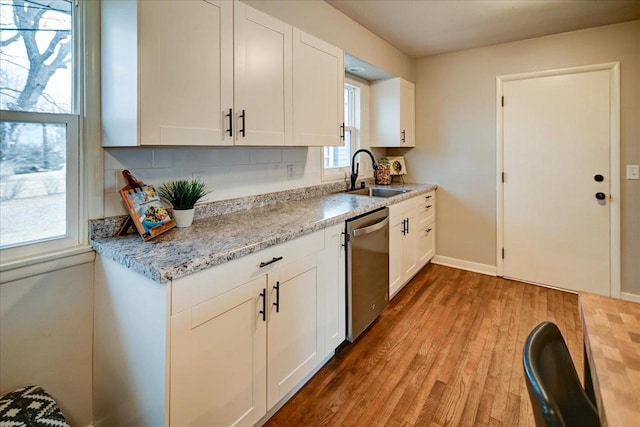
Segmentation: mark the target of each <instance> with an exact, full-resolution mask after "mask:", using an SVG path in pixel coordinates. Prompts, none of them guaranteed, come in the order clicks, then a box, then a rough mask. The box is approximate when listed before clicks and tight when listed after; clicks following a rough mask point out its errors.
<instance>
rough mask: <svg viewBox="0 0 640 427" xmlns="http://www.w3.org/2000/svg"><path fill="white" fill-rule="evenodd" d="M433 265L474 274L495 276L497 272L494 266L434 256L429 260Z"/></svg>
mask: <svg viewBox="0 0 640 427" xmlns="http://www.w3.org/2000/svg"><path fill="white" fill-rule="evenodd" d="M431 262H432V263H434V264H439V265H444V266H447V267H454V268H459V269H461V270H467V271H473V272H474V273H480V274H486V275H488V276H495V275H497V273H498V270H497V268H496V266H495V265H487V264H480V263H477V262H471V261H465V260H463V259H457V258H449V257H446V256H442V255H436V256H434V257H433V258H432V259H431Z"/></svg>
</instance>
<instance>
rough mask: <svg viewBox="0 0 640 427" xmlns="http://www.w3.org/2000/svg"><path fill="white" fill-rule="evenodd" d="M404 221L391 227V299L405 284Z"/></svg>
mask: <svg viewBox="0 0 640 427" xmlns="http://www.w3.org/2000/svg"><path fill="white" fill-rule="evenodd" d="M402 230H403V223H402V221H400V222H398V223H395V224H391V227H390V228H389V299H391V298H393V297H394V296H395V294H396V293H397V292H398V291H399V290H400V288H401V286H402V285H403V276H402V243H403V237H404V236H403V232H402Z"/></svg>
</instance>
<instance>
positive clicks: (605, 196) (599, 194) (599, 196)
mask: <svg viewBox="0 0 640 427" xmlns="http://www.w3.org/2000/svg"><path fill="white" fill-rule="evenodd" d="M606 198H607V195H606V194H604V193H600V192H598V193H596V199H598V200H604V199H606Z"/></svg>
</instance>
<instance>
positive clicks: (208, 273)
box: [171, 231, 324, 315]
mask: <svg viewBox="0 0 640 427" xmlns="http://www.w3.org/2000/svg"><path fill="white" fill-rule="evenodd" d="M323 248H324V232H323V231H318V232H315V233H312V234H308V235H306V236H302V237H299V238H297V239H294V240H291V241H289V242H285V243H281V244H279V245H275V246H272V247H270V248H266V249H264V250H262V251H259V252H256V253H253V254H250V255H247V256H244V257H242V258H238V259H235V260H232V261H229V262H226V263H224V264H220V265H217V266H215V267H211V268H209V269H207V270H203V271H200V272H198V273H194V274H192V275H190V276H186V277H183V278H180V279H177V280H174V281H173V282H172V283H171V315H175V314H177V313H180V312H181V311H184V310H186V309H188V308H190V307H193V306H195V305H196V304H199V303H201V302H203V301H206V300H208V299H210V298H213V297H215V296H218V295H220V294H222V293H224V292H228V291H229V290H231V289H233V288H234V287H236V286H239V285H242V284H244V283H247V282H249V281H251V280H253V279H255V278H257V277H260V276H262V275H265V274H267V273H269V272H270V271H272V270H273V269H274V268H276V267H280V266H282V265H283V264H284V263H289V262H291V261H295V260H297V259H301V258H303V257H305V256H307V255H310V254H312V253H315V252H318V251H321V250H322V249H323ZM279 257H282V260H280V261H277V262H274V263H272V264H269V265H267V266H264V267H260V263H261V262H269V261H271V260H272V259H273V258H279Z"/></svg>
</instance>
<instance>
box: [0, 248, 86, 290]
mask: <svg viewBox="0 0 640 427" xmlns="http://www.w3.org/2000/svg"><path fill="white" fill-rule="evenodd" d="M95 258H96V254H95V252H94V251H93V249H92V248H91V246H88V245H86V246H76V247H74V248H70V249H64V250H60V251H55V252H49V253H46V254H42V255H37V256H32V257H26V258H20V259H17V260H12V261H9V262H6V263H0V284H3V283H7V282H13V281H15V280H20V279H25V278H27V277H31V276H36V275H38V274H46V273H50V272H52V271H56V270H60V269H63V268H68V267H73V266H76V265H81V264H86V263H88V262H93V261H94V260H95Z"/></svg>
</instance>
